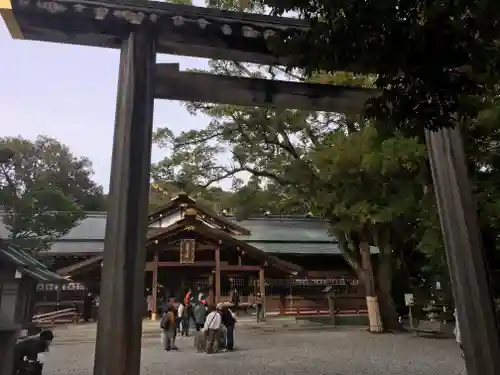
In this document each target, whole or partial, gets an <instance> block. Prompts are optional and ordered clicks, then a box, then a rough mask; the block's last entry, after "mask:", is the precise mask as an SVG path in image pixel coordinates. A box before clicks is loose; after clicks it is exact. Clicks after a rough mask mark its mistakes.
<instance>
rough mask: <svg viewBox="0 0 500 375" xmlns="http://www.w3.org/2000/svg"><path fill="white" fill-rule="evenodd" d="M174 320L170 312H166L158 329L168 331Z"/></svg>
mask: <svg viewBox="0 0 500 375" xmlns="http://www.w3.org/2000/svg"><path fill="white" fill-rule="evenodd" d="M173 320H174V316H173V314H172V312H170V311H169V312H168V313H166V314H165V315H163V317H162V318H161V320H160V328H161V329H163V330H164V331H165V330H167V329H169V328H170V327H171V326H172V323H173Z"/></svg>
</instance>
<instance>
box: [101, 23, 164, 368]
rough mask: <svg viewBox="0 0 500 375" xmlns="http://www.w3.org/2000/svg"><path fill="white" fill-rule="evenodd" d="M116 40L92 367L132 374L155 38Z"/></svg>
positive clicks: (137, 32) (138, 35) (136, 361)
mask: <svg viewBox="0 0 500 375" xmlns="http://www.w3.org/2000/svg"><path fill="white" fill-rule="evenodd" d="M131 30H133V31H132V32H130V34H129V35H128V36H125V39H124V40H123V41H122V46H121V54H120V69H119V73H118V93H117V102H116V118H115V131H114V140H113V154H112V160H111V178H110V187H109V197H108V215H107V218H106V234H105V242H104V262H103V268H102V280H101V298H100V308H99V320H98V323H97V341H96V348H95V360H94V372H93V373H94V375H110V374H113V375H137V374H139V372H140V367H141V366H140V364H141V336H142V318H143V309H144V268H145V264H146V235H147V227H148V222H147V218H148V195H149V169H150V165H151V138H152V132H153V105H154V93H153V84H152V83H153V81H154V72H155V60H156V53H155V40H156V38H155V37H154V35H152V34H151V33H150V32H149V30H147V29H145V28H142V27H136V28H131Z"/></svg>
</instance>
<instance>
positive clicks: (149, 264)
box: [146, 260, 228, 271]
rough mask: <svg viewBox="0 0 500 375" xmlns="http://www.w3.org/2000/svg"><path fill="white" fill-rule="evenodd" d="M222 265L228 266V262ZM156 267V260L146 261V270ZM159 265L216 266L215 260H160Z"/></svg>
mask: <svg viewBox="0 0 500 375" xmlns="http://www.w3.org/2000/svg"><path fill="white" fill-rule="evenodd" d="M221 265H224V266H227V265H228V263H227V262H221ZM153 267H154V262H147V263H146V271H151V270H152V269H153ZM158 267H160V268H162V267H212V268H215V261H213V260H207V261H199V262H194V263H179V262H158Z"/></svg>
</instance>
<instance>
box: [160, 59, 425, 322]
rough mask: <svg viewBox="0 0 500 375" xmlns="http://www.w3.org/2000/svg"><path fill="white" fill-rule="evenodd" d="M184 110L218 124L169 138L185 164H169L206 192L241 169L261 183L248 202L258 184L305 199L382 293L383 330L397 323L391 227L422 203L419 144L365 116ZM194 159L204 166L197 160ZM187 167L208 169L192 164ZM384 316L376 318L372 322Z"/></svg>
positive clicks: (245, 71) (242, 72) (239, 68)
mask: <svg viewBox="0 0 500 375" xmlns="http://www.w3.org/2000/svg"><path fill="white" fill-rule="evenodd" d="M211 70H212V71H213V72H216V73H218V74H227V75H236V76H253V77H256V76H257V77H266V76H267V77H268V78H271V79H272V78H275V77H276V76H277V75H280V76H283V75H284V74H285V73H284V72H283V71H282V70H281V69H279V68H274V67H271V68H270V69H269V71H268V72H265V71H263V70H262V69H258V68H257V69H256V68H254V67H252V66H250V65H243V64H238V63H231V62H211ZM297 74H298V75H300V72H294V77H293V78H292V79H296V75H297ZM299 78H300V77H299ZM312 79H314V80H322V81H326V80H328V81H330V82H335V81H336V82H337V83H344V82H345V81H347V80H348V81H349V82H351V83H352V82H357V83H358V84H359V83H361V84H363V85H365V86H367V85H371V84H372V82H373V80H372V77H370V76H359V75H355V74H352V73H341V74H338V75H330V76H325V74H317V75H315V76H314V77H313V78H312ZM188 108H189V109H190V110H191V111H193V112H198V111H201V112H203V113H205V114H207V115H209V116H211V117H212V121H211V122H210V124H209V125H208V127H207V128H205V129H203V130H201V131H188V132H185V133H182V134H181V135H180V136H179V137H173V138H172V137H171V138H170V141H171V142H172V144H173V146H172V150H173V154H172V156H170V158H169V159H168V160H169V161H172V160H177V161H178V162H181V164H176V163H173V164H172V165H171V167H173V165H177V167H179V166H180V165H183V166H184V165H185V166H187V167H188V168H184V167H182V169H183V170H186V169H187V170H190V171H196V177H195V178H194V177H193V178H190V180H191V181H197V182H198V183H202V184H203V185H205V186H208V185H210V183H212V182H214V181H219V180H220V179H224V178H228V177H231V176H234V175H235V174H237V173H239V172H242V171H244V172H247V173H250V174H251V175H253V176H254V178H258V179H259V180H257V179H256V180H254V182H253V183H252V184H248V185H247V186H246V187H245V188H244V189H242V190H241V191H240V192H239V195H240V197H243V198H244V201H245V200H246V201H247V202H250V201H252V202H255V201H256V199H255V197H256V196H257V195H258V194H261V193H262V192H261V191H260V189H259V185H260V184H262V183H264V184H266V185H267V184H269V186H275V187H279V191H280V193H285V192H286V195H287V199H286V200H287V202H288V203H289V202H301V207H302V212H303V213H305V212H308V211H311V210H312V211H313V212H315V213H318V214H320V215H321V216H322V217H323V218H324V219H325V220H327V221H328V222H329V223H330V225H331V227H332V232H333V233H334V234H335V237H336V239H337V241H338V242H339V244H340V246H341V248H342V251H343V254H344V257H345V258H346V259H347V261H348V262H349V264H350V265H351V266H352V268H353V269H354V270H355V271H356V273H357V274H358V277H359V278H360V280H361V281H363V283H364V285H365V288H366V293H367V296H368V297H375V296H377V295H378V296H379V301H380V303H381V306H382V308H381V312H382V314H381V315H382V320H383V323H384V325H385V327H386V328H392V327H394V326H396V325H397V321H396V314H395V309H394V306H393V303H392V298H391V280H392V277H391V271H392V262H393V260H394V259H393V258H394V257H393V254H392V246H391V245H392V243H391V231H392V230H393V229H394V225H395V224H396V222H399V221H401V220H402V219H401V217H402V216H404V214H405V210H409V209H410V208H409V207H412V205H414V204H418V198H417V196H416V195H415V194H413V192H418V193H416V194H417V195H418V194H420V195H421V192H422V186H421V185H419V184H418V183H416V179H417V178H419V177H420V176H419V173H420V165H421V164H422V163H423V162H424V161H425V156H424V154H425V152H424V151H425V147H424V146H423V145H422V144H421V143H419V139H418V138H406V137H404V136H402V135H397V134H393V135H389V136H387V134H383V133H381V132H378V131H377V129H376V127H375V126H374V125H373V124H372V123H369V122H367V121H366V120H364V119H363V118H362V117H361V116H359V115H349V116H347V115H340V114H337V113H314V112H307V111H297V110H276V109H266V108H254V107H244V108H243V107H236V106H231V105H207V104H200V103H190V104H188ZM224 154H225V155H226V156H225V157H224V156H223V155H224ZM193 155H198V156H199V157H201V158H202V160H203V162H201V163H200V161H199V160H197V161H194V159H193ZM227 155H229V157H228V156H227ZM205 156H206V157H207V158H208V160H207V159H204V157H205ZM189 158H191V159H189ZM224 159H225V160H228V159H229V161H228V162H225V161H224ZM186 161H194V164H196V165H198V166H202V167H201V168H193V166H192V165H191V164H190V163H187V162H186ZM174 169H175V167H174ZM252 185H253V186H252ZM410 192H411V194H410ZM237 195H238V194H237ZM257 202H260V200H257ZM246 207H247V210H246V214H248V213H249V212H251V210H254V209H256V208H257V209H259V208H258V206H257V207H255V205H254V207H251V205H249V204H247V205H246ZM242 208H245V206H243V207H242ZM244 211H245V210H244ZM373 244H376V245H378V247H379V249H380V255H379V266H378V279H377V280H376V279H375V276H374V270H373V267H372V264H371V257H370V245H373ZM370 301H376V300H373V299H370ZM370 303H371V302H370ZM374 303H376V302H374ZM370 311H374V310H373V309H370ZM375 311H376V309H375ZM379 320H380V319H377V317H376V316H372V322H373V324H374V325H375V326H376V325H377V324H378V321H379Z"/></svg>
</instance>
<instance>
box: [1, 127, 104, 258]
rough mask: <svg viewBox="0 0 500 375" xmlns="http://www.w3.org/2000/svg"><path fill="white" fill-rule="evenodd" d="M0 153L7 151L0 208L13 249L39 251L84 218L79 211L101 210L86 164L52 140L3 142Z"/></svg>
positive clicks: (99, 190)
mask: <svg viewBox="0 0 500 375" xmlns="http://www.w3.org/2000/svg"><path fill="white" fill-rule="evenodd" d="M0 148H6V149H10V150H12V157H11V158H10V160H8V161H7V162H5V163H1V164H0V202H1V205H2V208H3V211H4V215H3V221H4V223H5V225H6V226H7V228H8V229H9V231H10V233H9V236H10V240H11V241H12V242H13V243H15V244H16V245H17V246H19V247H21V248H23V249H26V250H29V251H40V250H45V249H47V248H48V247H50V244H51V243H52V242H54V241H55V240H56V239H57V238H59V237H61V236H63V235H64V234H66V233H67V232H68V231H69V230H70V229H71V228H73V227H74V225H75V224H76V223H77V222H78V220H81V219H82V218H83V217H84V210H85V209H102V208H103V204H104V198H103V195H102V188H101V187H100V186H98V185H96V184H95V183H94V182H93V181H92V180H91V176H92V173H93V171H92V164H91V163H90V161H89V160H88V159H86V158H77V157H75V156H74V155H73V154H72V153H71V152H70V150H69V149H68V147H67V146H65V145H63V144H61V143H60V142H58V141H57V140H55V139H52V138H49V137H45V136H39V137H37V138H36V140H35V141H34V142H31V141H29V140H26V139H23V138H21V137H5V138H1V139H0Z"/></svg>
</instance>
